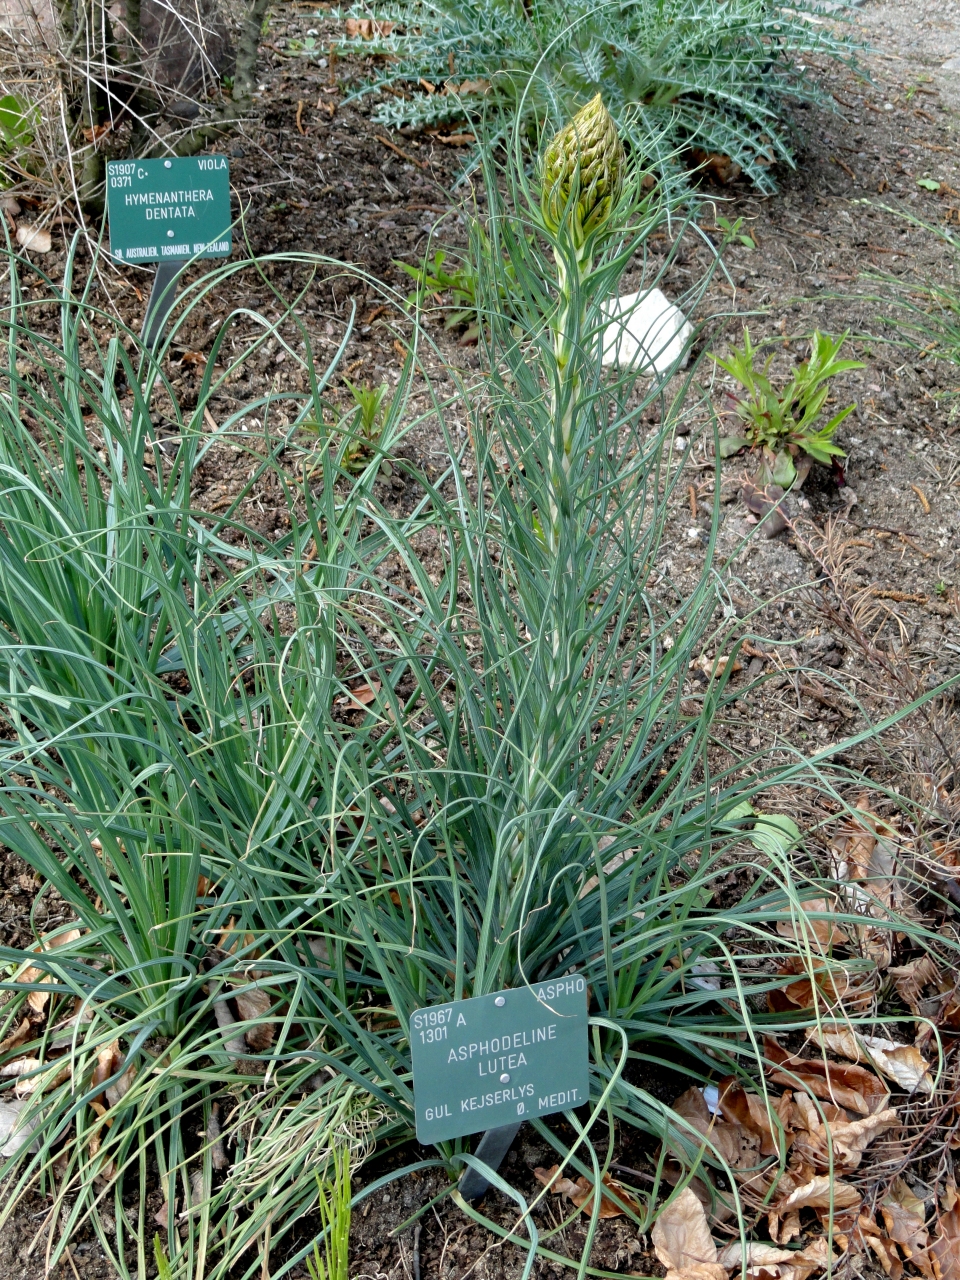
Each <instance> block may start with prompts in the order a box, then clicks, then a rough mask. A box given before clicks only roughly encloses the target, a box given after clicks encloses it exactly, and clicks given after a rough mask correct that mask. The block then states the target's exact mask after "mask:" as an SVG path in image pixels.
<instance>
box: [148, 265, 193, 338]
mask: <svg viewBox="0 0 960 1280" xmlns="http://www.w3.org/2000/svg"><path fill="white" fill-rule="evenodd" d="M187 262H188V259H187V258H164V260H163V261H162V262H158V263H157V270H156V274H155V275H154V277H153V288H152V289H151V290H150V298H149V300H148V301H147V313H146V315H145V316H144V317H143V328H142V329H141V331H140V337H141V339H142V341H143V345H144V346H145V347H146V348H147V350H148V351H150V352H151V353H153V352H154V351H155V350H156V349H157V347H158V346H159V345H160V339H161V337H162V336H163V326H164V325H165V324H166V322H167V316H168V315H169V314H170V312H171V311H172V310H173V304H174V303H175V302H176V300H177V289H178V287H179V285H180V275H181V272H182V271H183V269H184V267H185V266H186V265H187Z"/></svg>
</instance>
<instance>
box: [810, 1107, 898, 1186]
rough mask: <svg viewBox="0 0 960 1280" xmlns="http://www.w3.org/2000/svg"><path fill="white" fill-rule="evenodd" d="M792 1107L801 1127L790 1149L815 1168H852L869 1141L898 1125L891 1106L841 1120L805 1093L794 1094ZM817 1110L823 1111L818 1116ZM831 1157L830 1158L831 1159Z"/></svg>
mask: <svg viewBox="0 0 960 1280" xmlns="http://www.w3.org/2000/svg"><path fill="white" fill-rule="evenodd" d="M794 1106H795V1107H796V1109H797V1113H798V1115H799V1116H800V1117H801V1118H802V1120H803V1123H804V1129H802V1130H801V1129H798V1131H797V1134H796V1137H795V1138H794V1145H793V1150H794V1152H795V1153H796V1154H797V1155H798V1156H800V1158H801V1159H803V1160H805V1161H807V1162H809V1163H810V1164H812V1165H813V1166H814V1167H815V1168H819V1169H829V1168H831V1166H832V1167H833V1168H834V1169H837V1170H839V1171H840V1172H844V1173H845V1172H848V1171H849V1170H851V1169H856V1168H857V1166H858V1165H859V1163H860V1159H861V1157H862V1155H863V1153H864V1151H865V1150H866V1149H867V1147H868V1146H869V1145H870V1143H871V1142H872V1141H873V1140H874V1138H877V1137H879V1136H880V1134H881V1133H886V1132H887V1130H888V1129H893V1128H895V1127H896V1126H897V1125H898V1124H899V1118H898V1116H897V1113H896V1111H895V1110H894V1108H893V1107H888V1108H887V1109H886V1110H884V1111H880V1112H877V1113H876V1114H875V1115H870V1116H865V1117H864V1118H863V1119H862V1120H844V1119H842V1118H839V1117H838V1116H835V1115H831V1114H829V1112H828V1111H827V1108H825V1107H822V1106H821V1107H820V1108H819V1109H818V1107H817V1106H816V1104H815V1103H814V1101H813V1100H812V1099H811V1098H808V1097H807V1096H806V1094H803V1093H798V1094H797V1095H796V1097H795V1098H794ZM821 1112H824V1113H826V1114H825V1115H821ZM831 1157H832V1158H831Z"/></svg>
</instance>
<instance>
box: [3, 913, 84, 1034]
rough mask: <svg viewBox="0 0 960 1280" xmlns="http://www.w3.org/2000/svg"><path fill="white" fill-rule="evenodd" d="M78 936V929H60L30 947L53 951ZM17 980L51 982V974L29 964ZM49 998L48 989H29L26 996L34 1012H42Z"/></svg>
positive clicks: (32, 949) (23, 981)
mask: <svg viewBox="0 0 960 1280" xmlns="http://www.w3.org/2000/svg"><path fill="white" fill-rule="evenodd" d="M79 937H80V930H79V929H73V928H71V929H62V930H61V931H60V932H59V933H55V934H53V935H52V936H49V937H46V938H43V939H42V940H41V941H40V943H39V944H38V945H37V946H34V947H31V948H30V950H31V951H53V950H54V949H55V948H56V947H66V946H69V944H70V943H71V942H76V940H77V939H78V938H79ZM17 982H22V983H24V984H25V985H26V984H27V983H34V982H37V983H39V982H53V977H52V975H51V974H49V973H47V972H46V971H45V970H43V969H38V968H37V967H36V966H35V965H31V966H30V967H29V969H25V970H24V971H23V973H21V974H20V976H19V977H18V978H17ZM49 999H50V993H49V991H31V992H30V994H29V995H28V996H27V1004H28V1005H29V1007H30V1008H31V1009H32V1010H33V1012H34V1013H43V1011H44V1009H45V1008H46V1005H47V1001H48V1000H49Z"/></svg>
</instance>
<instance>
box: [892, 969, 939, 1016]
mask: <svg viewBox="0 0 960 1280" xmlns="http://www.w3.org/2000/svg"><path fill="white" fill-rule="evenodd" d="M887 976H888V977H889V978H892V979H893V985H894V986H895V987H896V989H897V993H898V995H899V996H900V998H901V1000H903V1002H904V1004H905V1005H906V1006H907V1008H908V1009H910V1011H911V1012H912V1013H914V1014H916V1016H917V1017H918V1018H920V1017H923V1016H924V1015H925V1011H924V1010H922V1009H921V1007H920V1001H921V998H922V996H923V989H924V987H928V986H932V985H934V984H936V982H937V979H938V978H939V977H940V968H939V966H938V964H937V962H936V961H935V960H934V959H933V957H932V956H921V957H920V958H919V959H918V960H911V961H910V963H909V964H904V965H898V966H897V967H896V968H893V969H888V970H887Z"/></svg>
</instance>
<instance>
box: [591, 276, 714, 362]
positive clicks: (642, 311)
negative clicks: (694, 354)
mask: <svg viewBox="0 0 960 1280" xmlns="http://www.w3.org/2000/svg"><path fill="white" fill-rule="evenodd" d="M603 310H604V314H605V315H606V316H607V317H608V320H609V323H608V324H607V326H606V328H605V329H604V331H603V349H602V359H603V363H604V365H607V366H609V365H619V366H620V367H621V368H637V369H638V371H639V372H640V373H644V374H663V373H668V372H669V371H670V370H671V369H674V368H677V369H682V368H684V367H685V365H686V363H687V357H688V354H689V352H688V344H689V342H690V338H691V335H692V334H693V326H692V325H691V324H690V322H689V321H688V320H687V319H686V317H685V316H684V314H683V312H682V311H681V310H680V308H679V307H675V306H674V305H673V303H672V302H671V301H670V299H669V298H667V297H665V296H664V295H663V294H662V293H661V292H660V290H659V289H645V290H643V291H642V292H641V293H625V294H624V295H623V297H621V298H614V299H611V300H610V301H609V302H606V303H604V307H603Z"/></svg>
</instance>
